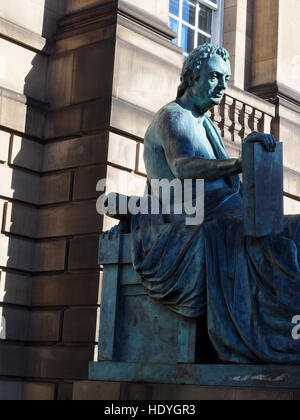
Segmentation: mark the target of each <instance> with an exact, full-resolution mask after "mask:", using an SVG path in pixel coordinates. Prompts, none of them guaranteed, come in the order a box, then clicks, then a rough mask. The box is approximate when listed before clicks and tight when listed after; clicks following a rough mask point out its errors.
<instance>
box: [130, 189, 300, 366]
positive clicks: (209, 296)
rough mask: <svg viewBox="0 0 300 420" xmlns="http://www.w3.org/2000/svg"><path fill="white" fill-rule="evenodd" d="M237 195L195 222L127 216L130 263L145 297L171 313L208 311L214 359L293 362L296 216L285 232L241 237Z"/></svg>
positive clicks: (296, 355) (299, 353)
mask: <svg viewBox="0 0 300 420" xmlns="http://www.w3.org/2000/svg"><path fill="white" fill-rule="evenodd" d="M241 208H242V199H241V197H240V196H239V195H233V196H231V197H230V198H229V199H228V200H227V201H224V203H223V204H222V205H221V206H219V207H218V209H217V210H216V211H215V212H214V213H213V214H210V215H209V216H208V217H207V218H206V219H205V220H204V223H203V224H202V225H200V226H185V225H184V224H182V223H170V224H166V223H164V220H163V217H162V216H151V215H137V216H133V219H132V234H131V236H132V242H131V243H132V257H133V266H134V268H135V270H136V271H137V272H138V273H139V275H140V276H141V279H142V283H143V285H144V287H145V288H146V290H147V292H148V294H149V296H151V297H152V298H154V299H158V300H159V301H160V302H161V303H162V304H164V305H166V306H168V307H169V308H170V309H171V310H172V311H174V312H176V313H178V314H181V315H183V316H186V317H190V318H196V317H199V316H201V315H203V314H205V313H207V318H208V332H209V336H210V339H211V341H212V343H213V345H214V347H215V349H216V351H217V353H218V355H219V357H220V359H221V360H224V361H226V362H233V363H251V362H253V363H255V362H264V363H282V364H286V363H294V364H300V346H299V342H298V341H295V340H294V339H293V337H292V329H293V324H292V319H293V317H294V316H295V315H299V314H300V269H299V262H298V253H299V249H300V234H299V233H300V216H293V217H286V218H285V232H284V234H282V235H272V236H268V237H265V238H260V239H255V238H250V237H244V235H243V219H242V210H241Z"/></svg>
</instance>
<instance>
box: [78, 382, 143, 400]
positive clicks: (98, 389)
mask: <svg viewBox="0 0 300 420" xmlns="http://www.w3.org/2000/svg"><path fill="white" fill-rule="evenodd" d="M120 392H121V384H120V382H115V383H112V382H89V381H82V382H75V383H74V387H73V400H74V401H96V400H98V401H105V400H112V401H113V400H115V401H116V400H119V399H120ZM134 399H136V398H134Z"/></svg>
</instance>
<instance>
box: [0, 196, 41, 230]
mask: <svg viewBox="0 0 300 420" xmlns="http://www.w3.org/2000/svg"><path fill="white" fill-rule="evenodd" d="M38 216H39V211H38V209H37V208H34V207H31V206H25V205H20V204H12V203H8V202H7V203H6V206H5V219H4V223H3V232H6V233H14V234H17V235H20V236H25V237H27V238H37V237H38V232H39V218H38Z"/></svg>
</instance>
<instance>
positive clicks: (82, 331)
mask: <svg viewBox="0 0 300 420" xmlns="http://www.w3.org/2000/svg"><path fill="white" fill-rule="evenodd" d="M97 318H98V310H97V309H85V308H83V309H68V310H66V311H65V313H64V325H63V338H62V340H63V342H66V343H69V342H73V343H84V342H88V343H89V342H96V341H97V339H98V337H97V335H98V332H97V329H96V326H97Z"/></svg>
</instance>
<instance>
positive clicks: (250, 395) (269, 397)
mask: <svg viewBox="0 0 300 420" xmlns="http://www.w3.org/2000/svg"><path fill="white" fill-rule="evenodd" d="M235 400H238V401H239V400H242V401H254V400H255V401H291V400H293V391H271V390H269V389H266V390H250V389H247V390H238V391H236V392H235Z"/></svg>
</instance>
